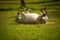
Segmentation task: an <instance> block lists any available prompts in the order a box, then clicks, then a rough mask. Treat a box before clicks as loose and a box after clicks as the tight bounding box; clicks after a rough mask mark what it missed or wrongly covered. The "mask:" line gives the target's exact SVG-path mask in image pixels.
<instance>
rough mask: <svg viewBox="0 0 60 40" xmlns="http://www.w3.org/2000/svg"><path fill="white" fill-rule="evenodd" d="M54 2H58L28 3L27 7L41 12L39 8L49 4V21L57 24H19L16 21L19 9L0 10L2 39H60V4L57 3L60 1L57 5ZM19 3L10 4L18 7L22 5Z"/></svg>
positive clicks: (0, 37) (0, 39)
mask: <svg viewBox="0 0 60 40" xmlns="http://www.w3.org/2000/svg"><path fill="white" fill-rule="evenodd" d="M28 1H29V0H28ZM28 1H27V2H28ZM31 1H32V0H31ZM36 1H37V2H38V0H35V1H33V2H36ZM47 4H48V5H47ZM49 4H50V5H49ZM53 4H56V3H54V2H52V4H51V3H48V2H47V3H46V4H45V3H43V4H42V3H41V4H26V5H27V6H26V7H28V8H31V9H32V12H36V13H38V14H39V13H41V12H40V10H39V9H40V8H41V7H44V5H45V6H46V5H47V7H48V8H47V11H48V17H49V20H48V21H50V22H55V24H19V23H17V22H16V21H15V16H16V14H17V12H18V10H10V11H8V10H6V11H0V40H60V38H59V37H60V27H59V26H60V17H59V15H60V11H59V8H60V6H59V5H57V4H59V3H57V4H56V5H57V6H55V5H53ZM5 5H6V4H5ZM8 5H9V4H8ZM18 5H19V4H18ZM18 5H15V4H14V5H13V4H10V7H11V8H18V7H19V6H20V5H19V6H18ZM0 6H1V5H0ZM12 6H13V7H12ZM1 7H2V6H1ZM5 7H6V8H7V6H5Z"/></svg>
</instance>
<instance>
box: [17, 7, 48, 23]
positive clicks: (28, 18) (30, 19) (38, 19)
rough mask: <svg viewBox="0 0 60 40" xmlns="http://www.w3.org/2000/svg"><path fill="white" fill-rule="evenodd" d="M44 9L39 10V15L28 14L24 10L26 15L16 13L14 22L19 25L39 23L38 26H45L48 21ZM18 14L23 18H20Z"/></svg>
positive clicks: (21, 12)
mask: <svg viewBox="0 0 60 40" xmlns="http://www.w3.org/2000/svg"><path fill="white" fill-rule="evenodd" d="M45 10H46V8H44V10H43V9H41V12H42V13H41V15H40V14H37V13H30V12H29V11H28V10H26V13H24V12H23V11H20V12H18V15H17V16H16V21H17V22H19V23H40V24H46V23H47V21H48V16H47V12H46V11H45ZM20 14H21V15H22V16H23V17H21V16H20Z"/></svg>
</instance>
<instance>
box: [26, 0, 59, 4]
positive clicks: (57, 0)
mask: <svg viewBox="0 0 60 40" xmlns="http://www.w3.org/2000/svg"><path fill="white" fill-rule="evenodd" d="M50 2H59V0H56V1H53V0H51V1H39V2H27V4H40V3H50Z"/></svg>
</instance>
